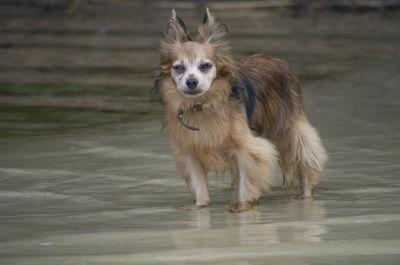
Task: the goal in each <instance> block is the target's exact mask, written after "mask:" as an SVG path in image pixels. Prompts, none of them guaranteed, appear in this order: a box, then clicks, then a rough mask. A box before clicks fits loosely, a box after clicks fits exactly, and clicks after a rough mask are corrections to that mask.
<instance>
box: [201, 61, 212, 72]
mask: <svg viewBox="0 0 400 265" xmlns="http://www.w3.org/2000/svg"><path fill="white" fill-rule="evenodd" d="M211 66H212V65H211V64H210V63H203V64H201V65H200V67H199V68H200V71H202V72H204V71H207V70H208V69H210V68H211Z"/></svg>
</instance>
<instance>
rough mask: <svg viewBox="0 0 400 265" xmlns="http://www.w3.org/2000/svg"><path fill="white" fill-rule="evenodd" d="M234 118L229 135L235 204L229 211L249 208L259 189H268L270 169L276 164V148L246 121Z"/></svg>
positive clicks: (255, 199) (270, 176) (259, 193)
mask: <svg viewBox="0 0 400 265" xmlns="http://www.w3.org/2000/svg"><path fill="white" fill-rule="evenodd" d="M244 124H245V125H244V126H243V123H240V122H237V123H236V124H235V125H236V126H234V128H233V133H232V138H233V140H234V143H235V148H234V150H233V151H232V153H233V154H232V160H233V162H234V163H232V164H233V166H232V167H233V168H232V173H233V174H232V175H233V176H232V177H233V182H234V185H233V186H234V189H235V197H236V198H235V202H236V203H235V204H234V205H233V206H232V207H231V208H229V211H231V212H242V211H247V210H250V209H251V208H252V205H253V203H254V201H257V200H258V199H259V197H260V196H261V194H262V191H263V190H270V188H269V185H270V184H272V183H273V175H272V174H273V171H274V169H275V166H276V151H275V147H274V145H273V144H271V143H270V142H269V141H268V140H266V139H263V138H261V137H256V136H254V135H253V134H252V133H251V132H250V130H249V129H248V127H247V124H246V123H244Z"/></svg>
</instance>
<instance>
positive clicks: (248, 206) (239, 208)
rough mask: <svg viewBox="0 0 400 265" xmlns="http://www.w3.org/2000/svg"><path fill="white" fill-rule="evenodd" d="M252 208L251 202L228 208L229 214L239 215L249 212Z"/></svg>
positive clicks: (236, 204)
mask: <svg viewBox="0 0 400 265" xmlns="http://www.w3.org/2000/svg"><path fill="white" fill-rule="evenodd" d="M252 208H253V202H238V203H235V204H234V205H232V206H231V207H229V211H230V212H231V213H240V212H245V211H249V210H251V209H252Z"/></svg>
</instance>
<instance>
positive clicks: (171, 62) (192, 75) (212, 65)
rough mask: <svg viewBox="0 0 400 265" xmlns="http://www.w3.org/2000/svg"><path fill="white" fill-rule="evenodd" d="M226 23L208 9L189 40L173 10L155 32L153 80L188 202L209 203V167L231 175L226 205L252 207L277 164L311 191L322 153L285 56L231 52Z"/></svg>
mask: <svg viewBox="0 0 400 265" xmlns="http://www.w3.org/2000/svg"><path fill="white" fill-rule="evenodd" d="M226 34H227V28H226V26H225V25H224V24H222V23H220V22H218V21H217V20H216V19H215V18H214V17H213V15H212V14H211V13H210V11H209V10H208V9H206V12H205V15H204V19H203V21H202V23H201V24H200V26H199V30H198V36H197V37H196V39H195V40H192V39H191V38H190V37H189V35H188V33H187V30H186V26H185V24H184V23H183V21H182V20H181V19H180V18H179V17H178V16H177V15H176V13H175V11H174V10H172V14H171V17H170V19H169V21H168V25H167V31H166V33H165V34H164V36H163V38H162V40H161V52H160V65H159V68H158V71H157V77H156V80H155V88H156V91H158V93H159V95H160V98H161V102H162V103H163V104H164V105H165V120H166V123H167V126H168V132H169V137H170V139H171V143H172V149H173V151H174V156H175V161H176V166H177V168H178V169H179V171H180V172H181V173H182V175H183V177H184V179H185V181H186V183H187V185H188V187H189V190H190V193H191V195H192V197H193V201H194V205H190V206H185V207H183V208H184V209H200V208H202V207H205V206H207V205H208V204H209V203H210V199H209V193H208V189H207V182H208V181H207V172H208V171H214V172H216V174H217V175H223V174H224V172H225V171H228V172H230V174H231V176H232V190H233V192H234V202H233V204H232V206H231V207H230V208H229V210H230V211H231V212H241V211H246V210H249V209H251V208H252V206H253V203H254V202H255V201H258V199H259V197H260V196H261V194H262V191H263V190H270V185H271V183H272V180H273V172H274V168H275V165H276V164H279V166H280V168H281V171H282V177H283V184H285V185H289V184H288V182H287V179H286V176H289V177H290V186H291V187H292V186H293V183H294V180H298V183H299V186H300V191H301V196H302V197H311V196H312V191H313V187H314V186H315V185H316V184H317V182H318V181H319V180H320V178H321V175H322V173H323V171H324V164H325V162H326V160H327V154H326V151H325V149H324V147H323V145H322V143H321V140H320V138H319V136H318V133H317V131H316V130H315V129H314V128H313V127H312V126H311V125H310V123H309V121H308V119H307V116H306V113H305V109H304V104H303V100H302V94H301V91H300V84H299V81H298V80H297V78H296V76H295V75H294V73H293V71H292V69H291V67H290V66H289V65H288V63H286V62H285V61H283V60H280V59H275V58H271V57H269V56H268V55H265V54H255V55H252V56H249V57H244V58H241V59H239V60H235V59H233V58H232V56H231V54H230V50H229V47H228V44H227V41H226V39H225V37H226Z"/></svg>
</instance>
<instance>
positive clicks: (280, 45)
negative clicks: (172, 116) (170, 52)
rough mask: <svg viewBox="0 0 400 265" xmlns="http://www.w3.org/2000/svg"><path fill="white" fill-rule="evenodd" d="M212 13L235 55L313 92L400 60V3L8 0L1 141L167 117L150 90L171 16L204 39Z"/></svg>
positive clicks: (0, 66) (2, 14)
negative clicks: (278, 64) (280, 62)
mask: <svg viewBox="0 0 400 265" xmlns="http://www.w3.org/2000/svg"><path fill="white" fill-rule="evenodd" d="M206 6H208V7H210V8H211V10H212V11H213V12H214V13H215V15H216V16H217V18H218V19H220V20H222V21H223V22H224V23H226V24H227V25H228V28H229V30H230V36H229V39H230V41H231V46H232V47H233V54H234V56H235V57H240V56H245V55H250V54H253V53H259V52H260V53H267V54H269V55H271V56H274V57H279V58H282V59H284V60H286V61H288V62H289V63H290V64H291V65H292V66H293V67H294V70H295V72H296V73H297V75H298V76H299V78H300V81H301V82H302V84H303V89H304V90H305V91H307V89H308V88H309V87H311V85H312V84H315V82H318V81H321V80H324V81H328V80H330V81H332V82H333V81H334V80H338V79H342V78H343V77H344V76H349V75H353V74H354V73H356V72H357V71H358V70H357V69H358V68H359V67H364V66H365V64H370V63H377V61H381V60H387V59H389V60H398V56H399V52H398V47H399V38H400V34H399V21H400V19H399V14H400V12H399V11H398V10H399V8H400V1H399V0H364V1H361V0H329V1H328V0H308V1H305V0H268V1H154V0H147V1H139V0H137V1H135V0H108V1H107V0H104V1H102V0H58V1H55V0H2V1H0V136H5V137H13V136H23V135H37V134H39V135H42V134H53V133H64V132H68V131H70V130H73V129H76V128H85V127H93V126H102V125H105V124H115V123H126V122H132V121H138V120H140V121H142V120H149V119H160V117H161V114H160V106H159V104H158V102H156V101H155V100H152V97H151V95H150V92H151V89H152V86H153V75H154V72H155V70H156V69H157V65H158V57H159V54H158V48H159V40H160V37H161V34H162V32H163V31H164V30H165V27H166V22H167V20H168V18H169V15H170V11H171V9H172V8H175V9H176V10H177V12H178V15H180V16H181V17H182V19H183V20H184V21H185V23H186V24H187V25H188V27H189V31H190V32H191V33H192V35H195V34H196V29H197V25H198V23H199V22H200V21H201V18H202V15H203V10H204V8H205V7H206ZM379 67H388V68H390V69H392V68H391V67H393V65H391V64H390V63H387V62H385V63H383V62H382V64H379ZM371 70H372V71H373V69H371ZM378 79H379V77H377V76H376V78H375V79H374V80H373V81H377V82H378ZM331 84H332V83H331ZM320 89H326V90H327V91H328V90H330V92H329V93H332V90H335V87H334V85H325V86H324V88H320ZM377 89H378V88H377ZM350 93H351V92H350Z"/></svg>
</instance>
